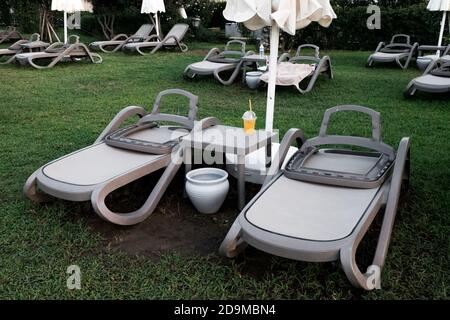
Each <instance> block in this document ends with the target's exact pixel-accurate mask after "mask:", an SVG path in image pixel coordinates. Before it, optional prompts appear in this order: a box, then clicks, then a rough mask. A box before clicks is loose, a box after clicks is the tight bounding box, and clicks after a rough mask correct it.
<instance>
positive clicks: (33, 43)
mask: <svg viewBox="0 0 450 320" xmlns="http://www.w3.org/2000/svg"><path fill="white" fill-rule="evenodd" d="M49 45H50V44H49V43H46V42H43V41H40V35H39V34H38V33H33V34H32V35H31V36H30V39H29V40H19V41H16V42H15V43H14V44H12V45H11V46H10V47H8V48H7V49H0V59H6V60H4V61H2V62H0V64H7V63H11V62H13V61H14V60H15V55H16V54H19V53H22V52H23V51H24V50H28V51H33V50H35V49H39V50H42V49H43V48H46V47H48V46H49Z"/></svg>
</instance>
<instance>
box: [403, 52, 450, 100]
mask: <svg viewBox="0 0 450 320" xmlns="http://www.w3.org/2000/svg"><path fill="white" fill-rule="evenodd" d="M449 67H450V62H449V61H447V60H436V61H434V62H432V63H430V65H429V66H428V68H427V69H426V70H425V72H424V73H423V74H422V75H421V76H420V77H417V78H414V79H413V80H411V82H410V83H409V84H408V86H407V87H406V89H405V91H404V92H403V96H404V97H405V98H411V97H412V96H414V95H415V94H416V92H417V91H423V92H430V93H446V92H450V72H449V71H448V70H449Z"/></svg>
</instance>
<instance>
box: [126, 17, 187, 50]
mask: <svg viewBox="0 0 450 320" xmlns="http://www.w3.org/2000/svg"><path fill="white" fill-rule="evenodd" d="M188 29H189V25H187V24H184V23H177V24H176V25H174V26H173V27H172V29H170V31H169V33H167V35H166V36H165V37H164V39H162V40H161V41H159V39H158V36H157V35H153V36H150V37H149V39H148V41H145V42H138V43H127V44H126V45H124V46H123V47H122V50H123V51H125V52H138V53H139V54H141V55H147V54H153V53H155V52H156V51H158V50H159V49H161V48H166V49H173V48H179V49H180V51H181V52H186V51H188V46H187V45H186V44H184V43H183V38H184V36H185V35H186V33H187V31H188ZM153 39H156V40H157V41H150V40H153ZM144 50H150V52H149V53H146V52H145V51H144Z"/></svg>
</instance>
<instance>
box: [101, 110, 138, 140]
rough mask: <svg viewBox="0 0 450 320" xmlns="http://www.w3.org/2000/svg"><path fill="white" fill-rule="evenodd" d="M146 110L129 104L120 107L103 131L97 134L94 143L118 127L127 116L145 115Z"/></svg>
mask: <svg viewBox="0 0 450 320" xmlns="http://www.w3.org/2000/svg"><path fill="white" fill-rule="evenodd" d="M145 114H146V111H145V109H144V108H143V107H137V106H130V107H126V108H125V109H122V110H121V111H120V112H119V113H118V114H117V115H116V116H115V117H114V119H112V121H111V122H110V123H109V124H108V126H107V127H106V128H105V130H103V132H102V133H101V134H100V135H99V136H98V138H97V140H95V143H99V142H101V141H102V140H103V139H104V138H105V137H106V136H107V135H108V134H110V133H111V132H113V131H115V130H117V129H119V127H120V126H121V125H122V123H123V122H124V121H125V120H127V119H128V118H130V117H132V116H135V115H138V116H139V117H143V116H145Z"/></svg>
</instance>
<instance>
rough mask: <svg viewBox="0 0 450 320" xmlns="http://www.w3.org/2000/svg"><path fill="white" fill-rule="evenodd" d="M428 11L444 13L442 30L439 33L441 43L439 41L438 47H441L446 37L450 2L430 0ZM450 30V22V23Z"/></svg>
mask: <svg viewBox="0 0 450 320" xmlns="http://www.w3.org/2000/svg"><path fill="white" fill-rule="evenodd" d="M427 9H428V10H430V11H442V21H441V30H440V32H439V41H438V46H441V45H442V38H443V37H444V30H445V22H446V19H447V12H449V11H450V0H430V2H428V6H427ZM449 29H450V21H449ZM449 31H450V30H449Z"/></svg>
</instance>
